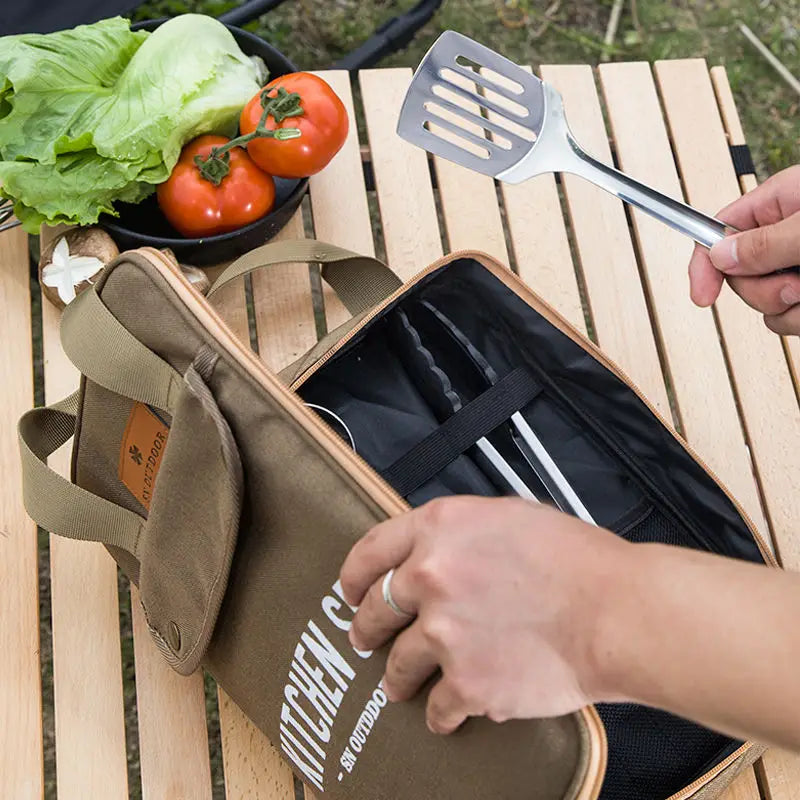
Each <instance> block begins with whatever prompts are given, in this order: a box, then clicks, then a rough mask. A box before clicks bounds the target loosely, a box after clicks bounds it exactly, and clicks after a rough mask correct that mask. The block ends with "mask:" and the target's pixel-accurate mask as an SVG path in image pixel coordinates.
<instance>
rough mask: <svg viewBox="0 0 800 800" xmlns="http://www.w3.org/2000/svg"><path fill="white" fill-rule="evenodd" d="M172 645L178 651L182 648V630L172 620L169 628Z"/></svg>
mask: <svg viewBox="0 0 800 800" xmlns="http://www.w3.org/2000/svg"><path fill="white" fill-rule="evenodd" d="M167 631H168V636H169V644H170V647H171V648H172V649H173V650H174V651H175V652H176V653H177V652H178V651H179V650H180V649H181V631H180V628H178V626H177V625H176V624H175V623H174V622H170V623H169V627H168V628H167Z"/></svg>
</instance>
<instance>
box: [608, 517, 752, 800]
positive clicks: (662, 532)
mask: <svg viewBox="0 0 800 800" xmlns="http://www.w3.org/2000/svg"><path fill="white" fill-rule="evenodd" d="M620 535H621V536H622V537H623V538H624V539H627V540H628V541H630V542H659V543H661V544H669V545H675V546H678V547H690V548H694V549H705V548H701V547H700V546H699V545H698V543H697V542H696V541H695V540H694V538H693V537H692V535H691V534H690V533H689V532H688V531H686V530H684V529H683V528H681V527H679V526H678V525H676V524H675V523H674V522H672V521H671V520H670V519H669V518H667V517H665V516H664V515H663V514H661V513H660V512H659V511H658V510H657V509H655V508H652V509H651V510H650V512H649V513H647V514H645V516H644V517H642V518H641V519H640V520H639V521H638V522H637V523H635V524H634V525H633V526H632V527H630V528H629V529H623V531H622V533H621V534H620ZM597 710H598V713H599V714H600V718H601V719H602V720H603V724H604V725H605V726H606V732H607V734H608V769H607V771H606V778H605V782H604V784H603V789H602V792H601V793H600V800H665V799H666V798H668V797H670V796H671V795H673V794H675V793H676V792H678V791H680V790H681V789H683V788H684V787H686V786H688V785H689V784H690V783H692V782H693V781H695V780H696V779H697V778H699V777H701V776H702V775H703V774H704V773H706V772H707V771H708V770H710V769H712V768H713V767H714V766H715V765H716V764H718V763H719V762H720V761H722V760H723V759H724V758H726V757H727V756H728V755H729V754H730V753H732V752H733V751H734V750H735V749H736V748H737V747H738V746H739V744H740V743H739V742H736V741H735V740H733V739H730V738H729V737H727V736H724V735H722V734H719V733H715V732H713V731H710V730H708V729H707V728H704V727H702V726H701V725H697V724H696V723H694V722H689V721H688V720H685V719H682V718H681V717H676V716H674V715H673V714H668V713H667V712H665V711H658V710H656V709H653V708H648V707H646V706H639V705H635V704H633V703H613V704H607V705H606V704H603V705H599V706H598V707H597Z"/></svg>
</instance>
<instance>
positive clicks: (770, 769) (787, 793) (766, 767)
mask: <svg viewBox="0 0 800 800" xmlns="http://www.w3.org/2000/svg"><path fill="white" fill-rule="evenodd" d="M711 80H712V82H713V84H714V91H715V93H716V96H717V102H718V103H719V107H720V111H721V113H722V121H723V124H724V125H725V130H726V132H727V134H728V140H729V142H730V144H744V143H745V138H744V131H743V130H742V125H741V122H740V121H739V112H738V111H737V110H736V104H735V103H734V100H733V93H732V92H731V86H730V83H729V82H728V73H727V70H726V69H725V67H712V68H711ZM739 185H740V186H741V188H742V190H744V191H750V190H751V189H754V188H755V187H756V185H757V181H756V176H755V175H742V176H741V177H740V178H739ZM783 344H784V349H785V350H786V355H787V358H788V360H789V366H790V368H791V369H792V372H793V377H794V383H795V389H796V390H798V391H800V338H798V337H797V336H787V337H785V338H784V340H783ZM756 773H757V774H758V775H759V776H760V780H761V784H762V786H763V787H764V790H765V792H766V796H765V800H800V756H798V755H797V754H796V753H787V752H784V751H781V750H769V751H768V752H767V753H766V754H765V755H764V757H763V758H762V759H761V761H760V762H759V763H758V764H757V765H756Z"/></svg>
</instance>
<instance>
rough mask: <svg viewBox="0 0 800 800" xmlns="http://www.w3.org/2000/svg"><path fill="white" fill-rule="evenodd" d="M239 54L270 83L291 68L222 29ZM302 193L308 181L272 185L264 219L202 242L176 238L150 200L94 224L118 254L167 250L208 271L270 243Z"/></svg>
mask: <svg viewBox="0 0 800 800" xmlns="http://www.w3.org/2000/svg"><path fill="white" fill-rule="evenodd" d="M162 22H166V18H165V19H157V20H148V21H146V22H140V23H138V24H137V25H133V26H132V27H133V28H134V29H140V28H144V29H145V30H148V31H152V30H155V28H157V27H158V26H159V25H160V24H161V23H162ZM225 27H227V28H228V30H229V31H230V32H231V33H232V34H233V36H234V38H235V39H236V41H237V43H238V44H239V47H241V48H242V52H244V53H245V54H246V55H249V56H253V55H254V56H261V58H263V59H264V63H265V64H266V65H267V69H269V78H270V80H272V79H274V78H277V77H278V76H279V75H285V74H286V73H288V72H296V71H297V68H296V67H295V65H294V64H293V63H292V62H291V61H289V59H288V58H286V56H284V55H283V54H282V53H280V52H279V51H278V50H276V49H275V48H274V47H273V46H272V45H270V44H267V42H265V41H264V40H263V39H259V38H258V36H256V35H255V34H252V33H249V32H248V31H245V30H242V29H241V28H236V27H233V26H232V25H226V26H225ZM307 190H308V179H307V178H304V179H303V180H286V179H284V178H276V179H275V206H274V208H273V209H272V211H270V212H269V214H267V215H266V216H263V217H261V218H260V219H257V220H256V221H255V222H251V223H250V224H249V225H246V226H245V227H244V228H239V229H238V230H235V231H231V232H230V233H221V234H219V235H217V236H207V237H205V238H204V239H187V238H185V237H183V236H181V235H180V234H179V233H178V232H177V231H176V230H175V229H174V228H173V227H172V226H171V225H170V224H169V223H168V222H167V220H166V218H165V217H164V215H163V214H162V213H161V211H160V210H159V208H158V202H157V201H156V196H155V194H152V195H150V197H148V198H147V199H145V200H143V201H142V202H141V203H137V204H136V205H131V204H129V203H118V204H117V205H116V208H117V211H119V217H111V216H107V215H102V216H101V217H100V224H101V225H102V226H103V227H104V228H105V229H106V230H107V231H108V232H109V233H110V234H111V236H112V237H113V239H114V241H116V243H117V246H118V247H119V249H120V250H129V249H131V248H134V247H143V246H145V245H147V246H150V247H157V248H163V247H169V248H170V249H171V250H172V251H173V252H174V253H175V256H176V257H177V259H178V260H179V261H180V262H181V263H184V264H195V265H197V266H208V265H211V264H218V263H219V262H220V261H227V260H230V259H232V258H236V257H237V256H240V255H242V254H243V253H246V252H247V251H248V250H252V249H253V248H254V247H258V246H259V245H262V244H264V243H265V242H267V241H269V240H270V239H272V237H273V236H275V234H277V233H278V231H280V230H281V228H283V227H284V226H285V225H286V223H287V222H289V220H290V219H291V218H292V216H293V215H294V212H295V211H296V210H297V207H298V206H299V205H300V202H301V201H302V199H303V195H304V194H305V193H306V191H307Z"/></svg>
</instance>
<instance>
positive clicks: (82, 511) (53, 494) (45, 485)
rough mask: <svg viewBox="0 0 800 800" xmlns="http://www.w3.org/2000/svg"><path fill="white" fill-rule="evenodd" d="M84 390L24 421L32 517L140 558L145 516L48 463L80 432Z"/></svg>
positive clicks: (26, 495)
mask: <svg viewBox="0 0 800 800" xmlns="http://www.w3.org/2000/svg"><path fill="white" fill-rule="evenodd" d="M77 405H78V393H77V392H75V393H74V394H71V395H70V396H69V397H67V398H66V399H64V400H62V401H61V402H60V403H57V404H56V405H54V406H50V407H48V408H34V409H32V410H31V411H28V412H27V413H26V414H24V415H23V416H22V418H21V419H20V421H19V426H18V434H19V449H20V456H21V460H22V493H23V501H24V503H25V508H26V510H27V511H28V514H29V515H30V517H31V519H33V520H34V521H35V522H36V523H37V525H40V526H41V527H42V528H44V529H45V530H48V531H51V532H52V533H56V534H58V535H59V536H65V537H66V538H68V539H81V540H86V541H94V542H102V543H103V544H106V545H111V546H113V547H121V548H122V549H123V550H126V551H127V552H129V553H131V554H132V555H133V556H134V557H135V558H137V559H138V557H139V542H140V539H141V533H142V529H143V527H144V523H145V520H144V519H142V517H140V516H139V515H138V514H135V513H134V512H133V511H129V510H128V509H126V508H123V507H122V506H118V505H117V504H116V503H112V502H110V501H109V500H106V499H105V498H103V497H98V496H97V495H94V494H92V493H91V492H87V491H86V490H85V489H82V488H81V487H80V486H76V485H75V484H74V483H72V482H71V481H68V480H67V479H66V478H64V477H62V476H61V475H59V474H58V473H57V472H55V471H54V470H52V469H50V467H48V466H47V457H48V456H49V455H50V454H51V453H53V452H55V451H56V450H57V449H58V448H59V447H61V445H62V444H64V443H65V442H66V441H67V440H68V439H69V438H70V437H71V436H72V435H73V433H74V432H75V414H76V410H77Z"/></svg>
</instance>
